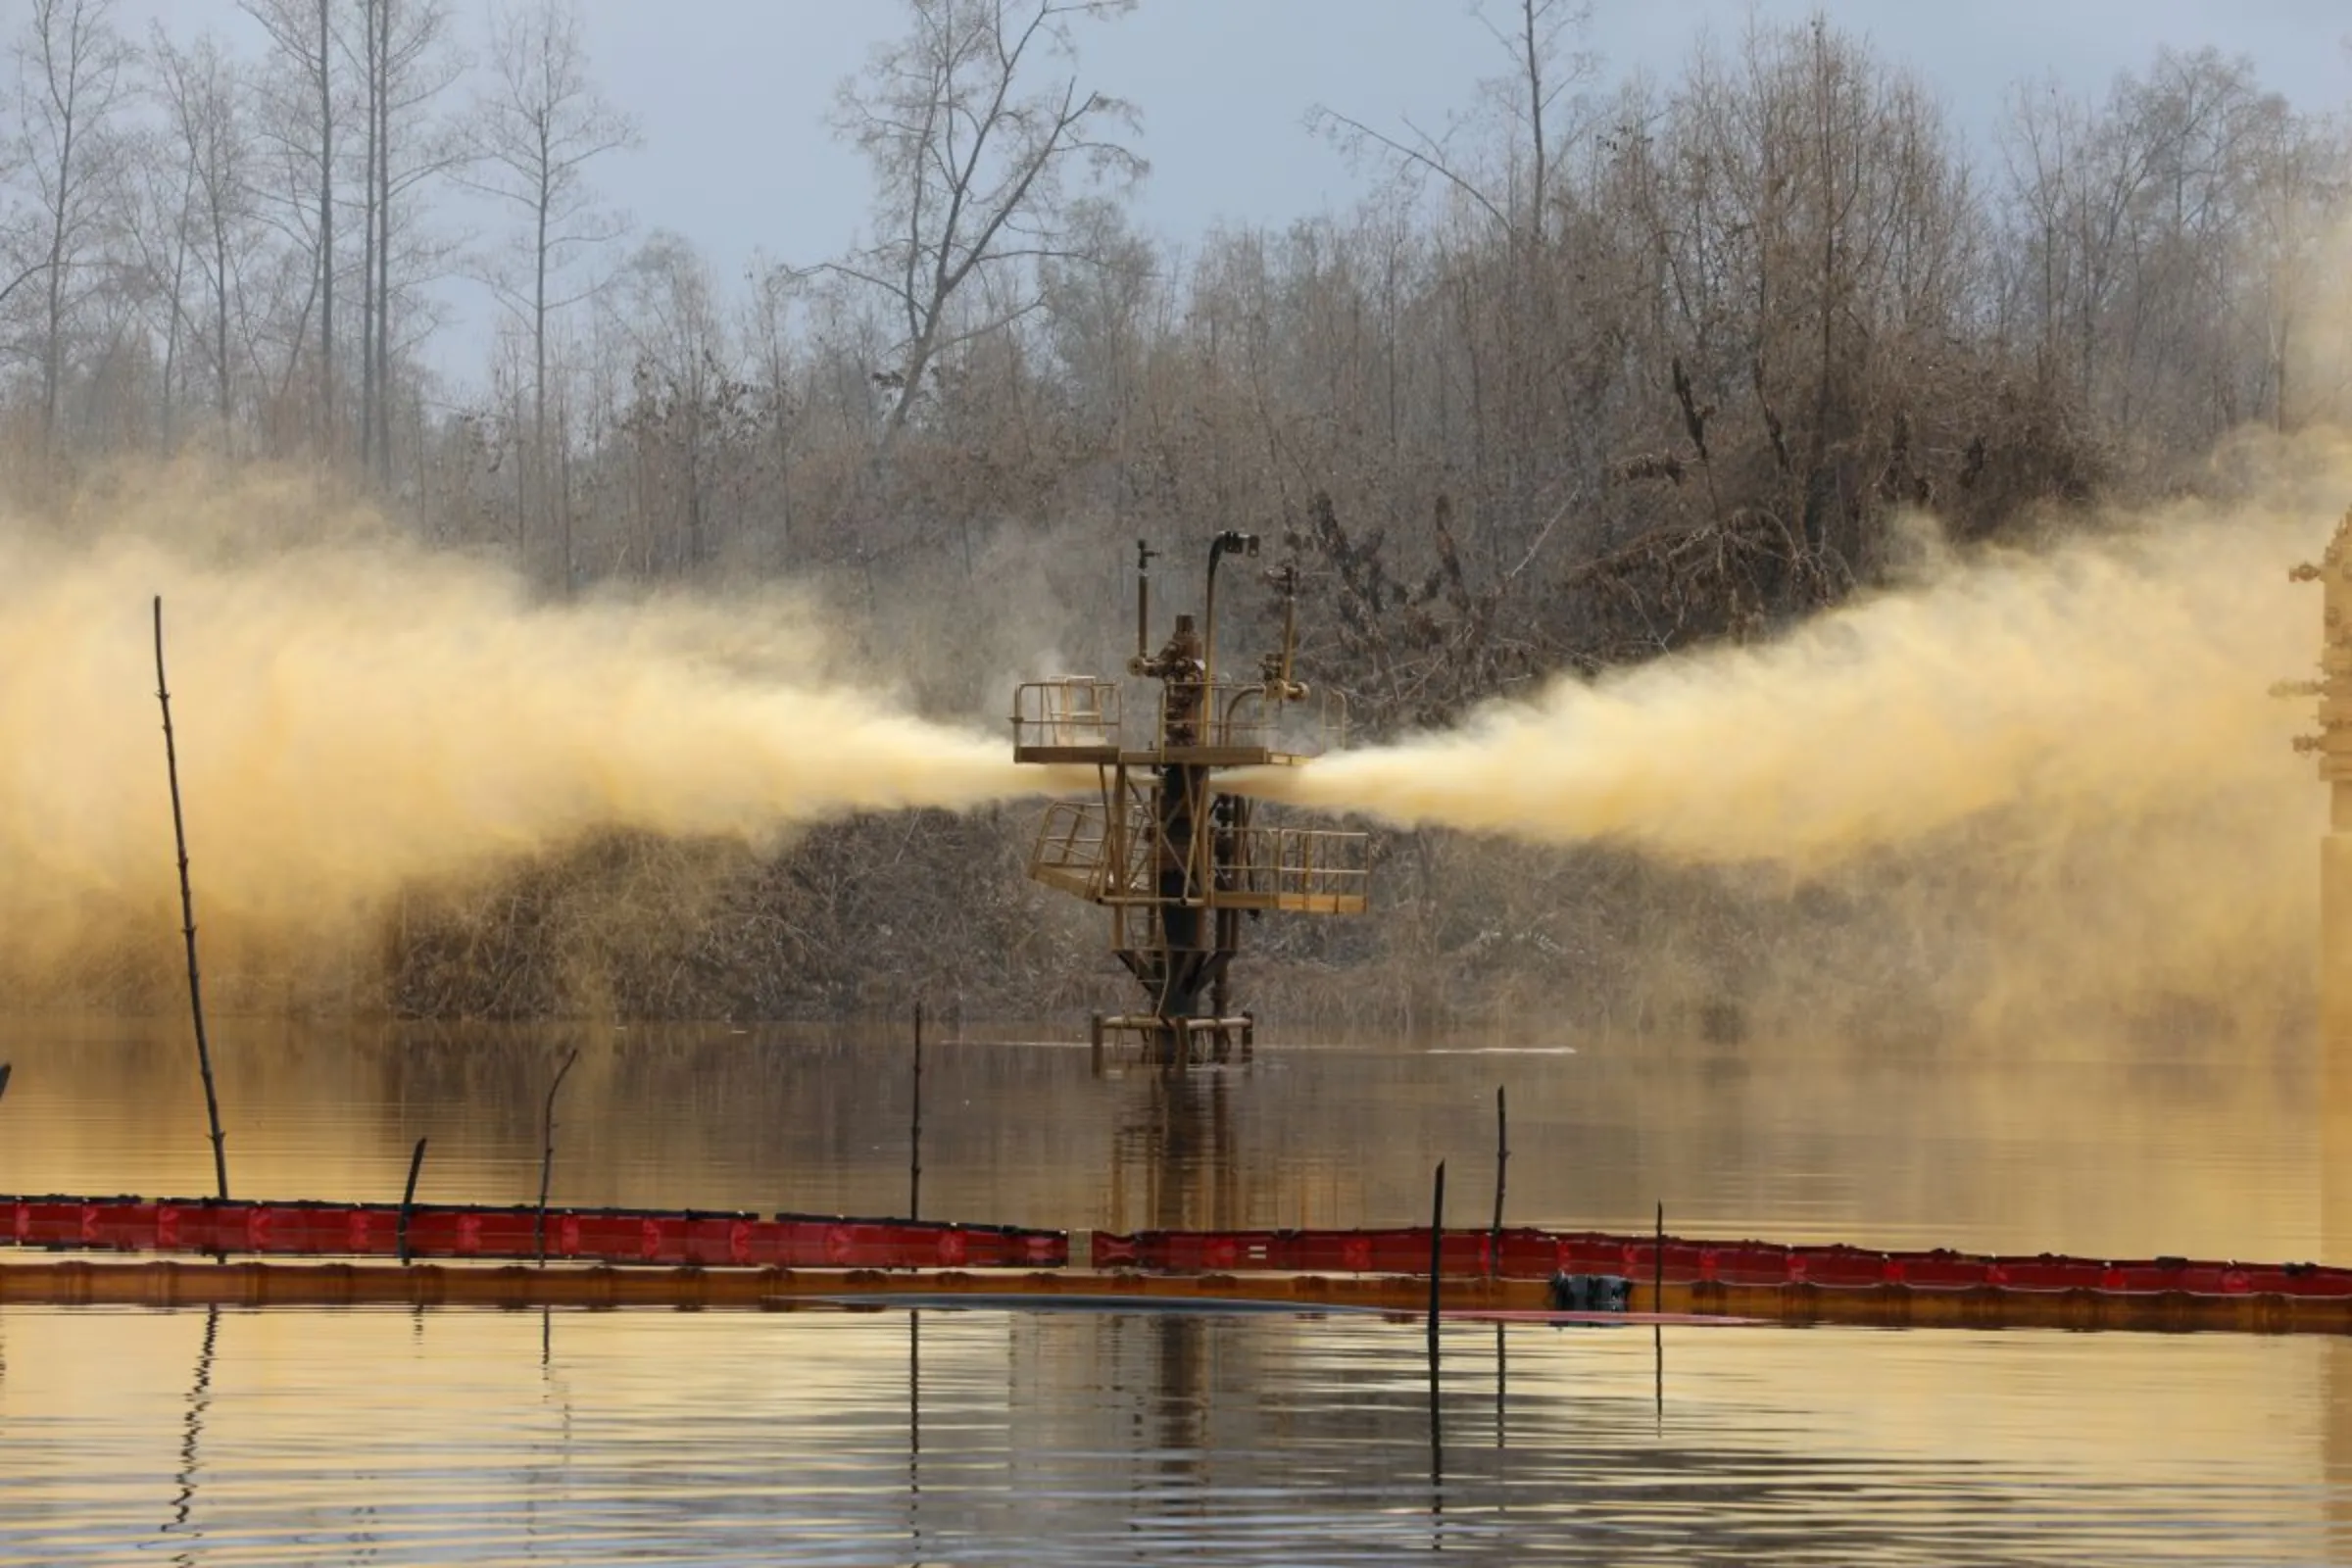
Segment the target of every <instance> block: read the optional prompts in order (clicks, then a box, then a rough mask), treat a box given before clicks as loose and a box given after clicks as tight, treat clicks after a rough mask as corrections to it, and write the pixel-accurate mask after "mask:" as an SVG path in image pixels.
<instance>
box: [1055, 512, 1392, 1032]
mask: <svg viewBox="0 0 2352 1568" xmlns="http://www.w3.org/2000/svg"><path fill="white" fill-rule="evenodd" d="M1158 554H1159V552H1158V551H1155V550H1153V549H1152V548H1151V547H1150V546H1149V545H1148V544H1146V543H1145V542H1144V541H1142V540H1138V541H1136V651H1135V657H1134V658H1133V659H1131V660H1130V661H1128V666H1127V668H1128V673H1129V675H1130V676H1131V677H1133V678H1134V679H1136V680H1137V681H1139V682H1140V681H1151V682H1155V683H1156V684H1157V686H1158V688H1159V689H1158V693H1157V697H1156V702H1155V703H1153V704H1152V708H1151V709H1150V710H1146V712H1148V713H1149V716H1148V717H1147V716H1146V713H1145V712H1139V713H1138V714H1137V718H1138V720H1139V721H1138V722H1137V723H1135V724H1134V725H1132V726H1130V725H1129V724H1127V723H1126V722H1125V721H1124V713H1125V695H1126V687H1125V686H1123V685H1122V684H1121V683H1120V682H1119V681H1116V680H1107V679H1103V678H1101V677H1098V676H1093V675H1063V676H1057V677H1055V678H1054V679H1051V680H1040V681H1030V682H1028V683H1027V684H1025V685H1023V686H1022V687H1021V688H1020V689H1019V690H1018V692H1016V693H1015V695H1014V700H1013V714H1012V748H1013V760H1015V761H1020V762H1041V763H1063V764H1068V763H1081V764H1091V765H1092V766H1093V767H1094V768H1095V770H1096V774H1097V779H1098V794H1097V797H1096V798H1094V799H1090V800H1075V801H1057V802H1055V803H1054V805H1053V806H1051V807H1049V808H1048V809H1047V811H1046V816H1045V820H1044V821H1043V823H1041V824H1040V826H1039V829H1038V835H1037V842H1036V845H1035V847H1034V848H1033V850H1032V851H1031V854H1030V858H1029V874H1030V875H1031V876H1032V877H1034V878H1036V879H1037V880H1038V881H1040V882H1044V883H1046V884H1048V885H1049V886H1052V887H1057V888H1060V889H1062V890H1063V891H1065V892H1068V893H1071V894H1075V895H1076V896H1077V897H1079V898H1082V899H1085V900H1087V901H1088V902H1089V903H1092V904H1097V905H1101V906H1103V907H1104V908H1107V909H1108V910H1109V911H1110V930H1111V940H1110V945H1111V951H1112V952H1114V953H1116V954H1117V955H1118V956H1119V960H1120V961H1121V962H1122V963H1124V964H1125V965H1126V966H1127V969H1128V971H1129V972H1130V973H1132V974H1133V975H1134V976H1135V978H1136V979H1137V981H1139V982H1140V983H1141V984H1142V986H1143V988H1144V991H1145V995H1146V999H1147V1008H1146V1009H1145V1010H1140V1011H1136V1012H1131V1013H1120V1014H1115V1015H1109V1016H1103V1015H1098V1016H1097V1017H1096V1019H1095V1043H1096V1045H1097V1046H1098V1047H1100V1046H1101V1044H1102V1041H1103V1035H1104V1034H1105V1033H1106V1032H1118V1031H1128V1032H1133V1033H1136V1034H1138V1035H1141V1036H1142V1037H1143V1040H1144V1043H1145V1046H1146V1049H1147V1050H1148V1051H1149V1053H1150V1054H1152V1056H1153V1057H1155V1058H1157V1059H1160V1060H1164V1061H1186V1060H1191V1059H1193V1057H1195V1056H1196V1055H1197V1054H1214V1055H1216V1056H1218V1057H1223V1056H1225V1055H1227V1054H1230V1052H1231V1051H1232V1049H1233V1047H1234V1046H1235V1045H1236V1044H1239V1045H1241V1046H1243V1047H1244V1048H1245V1049H1246V1048H1247V1047H1249V1046H1250V1044H1251V1038H1252V1031H1253V1027H1254V1019H1253V1017H1252V1015H1251V1014H1250V1012H1249V1011H1247V1010H1239V1011H1237V1010H1236V1008H1235V1006H1234V1004H1233V997H1232V985H1231V976H1230V970H1231V967H1232V963H1233V958H1234V955H1235V953H1236V952H1237V951H1238V950H1239V948H1240V946H1241V928H1242V916H1243V915H1244V914H1245V913H1248V914H1251V915H1256V914H1261V913H1263V912H1264V911H1266V910H1268V909H1287V910H1292V911H1296V912H1300V913H1308V914H1354V913H1359V912H1361V911H1362V910H1363V909H1364V907H1365V906H1366V903H1367V899H1368V892H1369V890H1368V886H1367V882H1368V877H1369V872H1368V869H1367V865H1368V862H1367V851H1368V845H1369V840H1368V836H1367V835H1365V834H1362V833H1352V832H1341V831H1335V830H1332V829H1328V828H1309V827H1297V826H1291V825H1288V824H1285V823H1280V822H1274V821H1270V820H1267V819H1266V818H1267V815H1269V814H1270V813H1264V812H1261V809H1260V807H1259V805H1258V803H1257V802H1255V801H1253V800H1251V799H1250V797H1248V796H1244V795H1236V794H1231V793H1227V792H1224V791H1221V790H1219V789H1218V788H1217V775H1218V774H1219V773H1221V772H1224V771H1226V770H1228V769H1232V768H1237V767H1291V766H1296V765H1298V764H1299V762H1302V761H1304V760H1306V759H1307V758H1309V757H1312V756H1315V755H1317V754H1318V753H1320V752H1322V751H1323V750H1325V749H1326V748H1327V747H1329V746H1331V745H1334V744H1337V743H1338V741H1339V740H1340V739H1341V738H1342V737H1343V735H1344V733H1345V727H1346V726H1345V718H1344V715H1345V709H1344V707H1343V706H1342V705H1340V704H1338V703H1336V702H1332V701H1328V700H1326V701H1324V702H1322V703H1320V704H1317V703H1314V702H1312V701H1311V699H1312V698H1313V694H1312V693H1310V692H1309V691H1308V689H1307V687H1306V686H1305V685H1304V684H1303V683H1301V682H1300V681H1299V679H1298V678H1297V676H1296V673H1295V671H1294V669H1293V660H1294V658H1295V655H1296V652H1297V641H1298V589H1299V572H1298V568H1297V567H1296V566H1295V565H1285V566H1282V567H1280V568H1278V569H1276V570H1273V571H1268V572H1266V573H1264V574H1263V580H1264V582H1265V583H1266V585H1267V586H1268V587H1270V588H1271V589H1272V590H1273V591H1274V592H1275V594H1276V595H1277V596H1278V598H1279V602H1280V604H1281V608H1282V645H1281V647H1280V648H1279V649H1278V650H1276V651H1275V652H1273V653H1269V654H1267V655H1265V656H1264V657H1263V658H1261V659H1260V660H1259V661H1258V663H1257V667H1256V669H1255V670H1254V671H1251V672H1250V673H1248V674H1244V675H1241V676H1239V677H1229V676H1227V675H1225V674H1223V673H1221V672H1220V671H1219V669H1218V667H1217V566H1218V564H1219V563H1220V562H1222V561H1223V560H1224V559H1225V558H1226V557H1227V556H1234V555H1239V556H1244V557H1255V556H1256V554H1257V536H1256V535H1254V534H1248V533H1241V532H1238V531H1235V530H1232V529H1228V530H1226V531H1225V532H1223V533H1220V534H1218V535H1216V536H1215V537H1214V538H1213V539H1211V540H1210V541H1209V546H1208V567H1207V574H1206V582H1205V584H1204V591H1203V594H1202V604H1201V618H1200V620H1199V622H1198V623H1196V621H1195V619H1194V617H1193V616H1192V615H1189V614H1179V615H1178V616H1176V619H1175V626H1174V629H1173V630H1172V631H1171V633H1170V635H1169V637H1168V639H1167V641H1166V642H1165V643H1163V644H1162V645H1161V646H1160V648H1159V649H1158V651H1157V652H1153V651H1152V635H1151V632H1152V626H1151V620H1152V576H1151V572H1152V559H1153V558H1154V557H1155V556H1157V555H1158ZM1138 706H1139V708H1142V707H1143V705H1142V704H1139V705H1138Z"/></svg>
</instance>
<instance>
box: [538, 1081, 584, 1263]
mask: <svg viewBox="0 0 2352 1568" xmlns="http://www.w3.org/2000/svg"><path fill="white" fill-rule="evenodd" d="M579 1059H580V1048H579V1047H577V1046H574V1047H572V1048H571V1053H570V1054H568V1055H566V1056H565V1057H564V1065H563V1066H561V1067H558V1068H557V1069H556V1081H555V1082H554V1083H552V1084H549V1085H548V1086H547V1113H546V1114H545V1115H544V1116H543V1117H542V1118H541V1119H540V1127H541V1129H542V1133H541V1147H540V1151H539V1217H538V1218H537V1219H536V1220H534V1221H533V1222H532V1225H531V1245H532V1246H533V1247H534V1248H535V1249H536V1250H538V1253H539V1261H540V1263H541V1264H543V1265H544V1264H545V1263H546V1262H547V1178H548V1175H549V1173H550V1172H551V1171H553V1170H554V1169H555V1166H556V1091H557V1090H559V1089H561V1088H563V1087H564V1074H566V1073H568V1072H570V1071H571V1064H572V1063H573V1062H575V1061H577V1060H579Z"/></svg>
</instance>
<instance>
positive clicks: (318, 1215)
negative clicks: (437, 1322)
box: [0, 1196, 1070, 1268]
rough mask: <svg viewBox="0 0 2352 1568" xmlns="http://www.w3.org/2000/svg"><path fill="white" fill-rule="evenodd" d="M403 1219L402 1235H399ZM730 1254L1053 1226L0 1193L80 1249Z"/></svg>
mask: <svg viewBox="0 0 2352 1568" xmlns="http://www.w3.org/2000/svg"><path fill="white" fill-rule="evenodd" d="M404 1230H405V1236H404ZM543 1243H544V1254H545V1255H546V1256H547V1257H549V1258H555V1259H561V1260H563V1261H566V1262H597V1263H636V1264H656V1265H668V1266H671V1267H676V1266H680V1265H693V1266H702V1267H733V1268H1060V1267H1062V1266H1063V1265H1065V1264H1067V1263H1068V1262H1069V1260H1070V1239H1069V1236H1068V1234H1067V1233H1066V1232H1063V1231H1044V1230H1024V1229H1021V1228H1018V1227H1016V1226H1010V1225H955V1224H946V1223H941V1222H936V1221H929V1220H910V1219H844V1218H840V1217H838V1216H831V1215H815V1214H778V1215H775V1216H774V1217H773V1218H769V1219H761V1218H760V1217H759V1216H757V1215H755V1214H749V1213H728V1212H711V1211H708V1210H698V1209H640V1208H561V1209H558V1208H551V1209H549V1210H547V1213H546V1217H545V1224H544V1229H543V1228H542V1224H541V1216H540V1213H539V1210H538V1209H536V1208H533V1207H529V1206H518V1207H511V1208H502V1207H487V1206H482V1205H477V1204H459V1203H417V1204H416V1205H414V1206H413V1207H411V1208H409V1209H407V1210H405V1211H404V1210H403V1209H402V1208H401V1205H399V1204H398V1203H331V1202H221V1201H219V1200H216V1199H192V1198H191V1199H180V1198H70V1197H57V1196H51V1197H46V1198H0V1245H7V1244H13V1245H15V1246H18V1247H39V1248H49V1249H54V1250H73V1251H93V1252H101V1251H102V1252H190V1253H207V1252H209V1253H213V1254H216V1255H218V1254H222V1253H228V1252H239V1253H251V1254H257V1255H261V1256H295V1257H400V1256H404V1255H405V1256H408V1257H425V1258H462V1259H470V1258H483V1259H501V1258H505V1259H519V1258H536V1257H539V1256H540V1255H541V1254H542V1250H543V1248H542V1244H543Z"/></svg>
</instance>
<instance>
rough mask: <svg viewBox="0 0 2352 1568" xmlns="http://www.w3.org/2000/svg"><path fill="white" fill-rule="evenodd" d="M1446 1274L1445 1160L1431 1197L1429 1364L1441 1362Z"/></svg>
mask: <svg viewBox="0 0 2352 1568" xmlns="http://www.w3.org/2000/svg"><path fill="white" fill-rule="evenodd" d="M1445 1277H1446V1162H1445V1161H1444V1160H1442V1159H1441V1160H1439V1161H1438V1178H1437V1182H1436V1184H1435V1187H1434V1190H1433V1191H1432V1192H1431V1194H1430V1199H1429V1365H1430V1374H1431V1376H1433V1377H1434V1376H1436V1374H1437V1365H1438V1302H1439V1296H1440V1286H1441V1284H1442V1283H1443V1281H1444V1279H1445Z"/></svg>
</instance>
